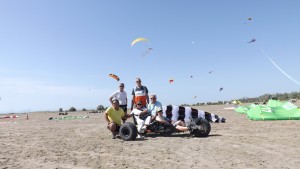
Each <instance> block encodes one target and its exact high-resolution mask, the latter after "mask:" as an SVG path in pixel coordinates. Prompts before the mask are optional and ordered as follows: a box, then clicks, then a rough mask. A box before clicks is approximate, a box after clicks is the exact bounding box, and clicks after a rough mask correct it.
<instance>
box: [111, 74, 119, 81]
mask: <svg viewBox="0 0 300 169" xmlns="http://www.w3.org/2000/svg"><path fill="white" fill-rule="evenodd" d="M109 76H110V77H111V78H114V79H116V80H117V81H119V80H120V78H119V77H118V76H117V75H115V74H109Z"/></svg>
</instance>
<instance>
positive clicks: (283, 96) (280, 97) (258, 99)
mask: <svg viewBox="0 0 300 169" xmlns="http://www.w3.org/2000/svg"><path fill="white" fill-rule="evenodd" d="M269 98H277V99H278V100H281V101H284V100H290V99H300V92H291V93H275V94H269V93H266V94H264V95H261V96H258V97H253V98H251V97H243V98H240V99H234V100H239V101H240V102H242V103H263V102H265V101H266V100H268V99H269ZM232 101H233V100H227V101H217V102H206V103H196V104H192V105H189V104H182V105H181V106H201V105H220V104H225V103H231V102H232Z"/></svg>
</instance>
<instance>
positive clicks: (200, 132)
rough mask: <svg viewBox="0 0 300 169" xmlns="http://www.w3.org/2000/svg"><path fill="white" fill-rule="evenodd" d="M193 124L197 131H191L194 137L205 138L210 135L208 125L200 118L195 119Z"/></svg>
mask: <svg viewBox="0 0 300 169" xmlns="http://www.w3.org/2000/svg"><path fill="white" fill-rule="evenodd" d="M195 123H196V126H197V129H194V130H193V131H192V134H193V135H194V136H196V137H207V136H208V134H209V133H210V129H211V127H210V123H209V122H208V121H207V120H205V119H202V118H197V119H195Z"/></svg>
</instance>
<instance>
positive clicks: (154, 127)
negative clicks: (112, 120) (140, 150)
mask: <svg viewBox="0 0 300 169" xmlns="http://www.w3.org/2000/svg"><path fill="white" fill-rule="evenodd" d="M190 124H191V125H192V126H193V127H192V128H191V130H190V135H191V136H195V137H207V136H208V134H209V133H210V129H211V126H210V123H209V122H208V121H207V120H206V119H203V118H195V119H191V121H190ZM179 132H181V131H179V130H177V129H176V127H175V126H173V125H172V124H170V123H161V122H158V121H153V122H152V123H151V124H150V125H148V126H147V127H146V130H145V133H144V134H148V133H155V134H160V135H163V136H168V135H172V134H174V133H179ZM119 135H120V137H121V138H122V139H123V140H125V141H131V140H135V139H136V137H137V135H138V130H137V127H136V125H135V124H134V123H131V122H126V123H124V124H123V125H121V127H120V130H119Z"/></svg>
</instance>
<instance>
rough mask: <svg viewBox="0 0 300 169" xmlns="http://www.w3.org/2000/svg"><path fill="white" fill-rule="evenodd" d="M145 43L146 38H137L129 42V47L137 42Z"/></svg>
mask: <svg viewBox="0 0 300 169" xmlns="http://www.w3.org/2000/svg"><path fill="white" fill-rule="evenodd" d="M147 41H148V39H146V38H137V39H135V40H133V41H132V42H131V46H133V45H134V44H136V43H138V42H147Z"/></svg>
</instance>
